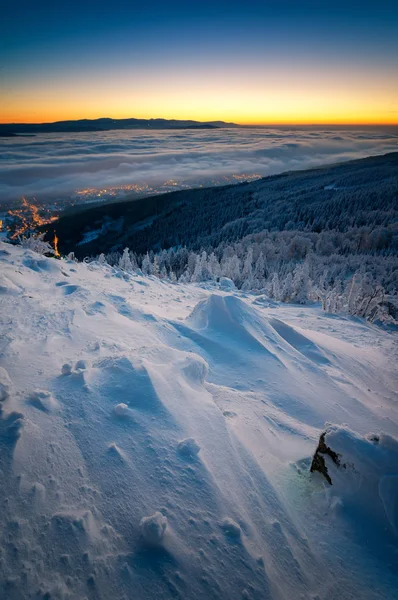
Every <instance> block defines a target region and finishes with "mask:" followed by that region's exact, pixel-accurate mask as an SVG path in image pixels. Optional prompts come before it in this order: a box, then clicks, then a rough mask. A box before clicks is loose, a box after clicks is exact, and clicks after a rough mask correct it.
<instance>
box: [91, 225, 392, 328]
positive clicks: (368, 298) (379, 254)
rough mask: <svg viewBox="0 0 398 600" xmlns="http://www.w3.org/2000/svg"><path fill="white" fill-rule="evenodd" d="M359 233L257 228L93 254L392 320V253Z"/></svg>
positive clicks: (175, 276) (132, 266) (163, 274)
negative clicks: (195, 244)
mask: <svg viewBox="0 0 398 600" xmlns="http://www.w3.org/2000/svg"><path fill="white" fill-rule="evenodd" d="M379 235H381V237H382V234H378V233H377V232H375V231H373V232H372V234H371V235H368V237H369V238H370V239H373V240H376V239H378V236H379ZM362 236H363V233H362V234H361V233H360V234H357V235H354V234H350V233H347V234H339V233H338V232H336V231H331V232H323V233H320V234H316V233H305V232H304V233H300V234H298V233H297V232H295V231H293V232H277V233H271V234H270V233H268V232H263V233H262V234H256V235H251V236H247V237H246V238H244V239H242V240H241V241H239V242H236V243H234V244H225V243H222V244H220V245H219V246H218V247H217V248H214V249H213V248H210V249H209V248H207V250H205V249H202V250H200V251H199V252H194V251H189V250H188V249H187V248H185V247H184V248H177V249H174V248H169V249H168V250H162V251H161V252H158V253H154V252H153V251H151V252H149V253H146V254H145V255H136V254H135V253H134V252H132V251H130V250H129V249H128V248H125V250H124V252H123V253H117V252H115V253H110V254H107V255H104V254H101V255H100V257H99V260H100V262H102V263H105V262H106V263H108V264H110V265H112V266H118V267H119V268H120V269H122V270H124V271H126V272H130V273H131V272H134V271H135V270H137V269H139V270H140V271H142V272H143V273H144V274H148V275H155V276H157V277H160V278H162V279H165V278H168V279H170V280H171V281H180V282H184V283H188V282H196V283H200V282H205V281H216V282H217V281H220V279H221V278H228V279H230V280H231V281H232V282H233V284H234V286H235V287H236V288H238V289H241V290H243V291H254V292H257V293H264V294H266V295H268V296H269V297H270V298H273V299H275V300H278V301H282V302H295V303H299V304H306V303H308V302H321V303H322V306H323V309H324V310H326V311H328V312H332V313H336V312H347V313H348V314H351V315H357V316H361V317H365V318H367V319H369V320H382V321H384V322H394V321H395V320H396V319H397V317H398V302H397V300H398V298H397V291H398V255H397V254H396V253H395V252H392V251H390V250H388V251H384V250H379V251H377V250H374V251H373V252H364V251H363V250H362V248H361V247H360V244H361V239H362ZM375 243H376V242H375ZM377 243H380V242H377Z"/></svg>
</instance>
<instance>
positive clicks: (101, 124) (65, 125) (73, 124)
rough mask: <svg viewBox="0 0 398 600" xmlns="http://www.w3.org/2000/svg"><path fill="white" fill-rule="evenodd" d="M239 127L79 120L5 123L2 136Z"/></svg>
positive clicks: (163, 121) (162, 121)
mask: <svg viewBox="0 0 398 600" xmlns="http://www.w3.org/2000/svg"><path fill="white" fill-rule="evenodd" d="M227 127H239V125H236V124H235V123H225V122H224V121H207V122H201V121H192V120H186V121H180V120H178V119H110V118H101V119H78V120H76V121H56V122H55V123H3V124H0V136H3V137H4V136H9V137H12V136H15V135H24V134H25V135H26V134H30V135H32V134H35V133H65V132H82V131H111V130H115V129H127V130H129V129H220V128H227Z"/></svg>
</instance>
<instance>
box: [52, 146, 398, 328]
mask: <svg viewBox="0 0 398 600" xmlns="http://www.w3.org/2000/svg"><path fill="white" fill-rule="evenodd" d="M397 172H398V154H397V153H392V154H388V155H385V156H380V157H374V158H368V159H364V160H358V161H351V162H348V163H343V164H341V165H336V166H332V167H324V168H319V169H313V170H308V171H304V172H292V173H287V174H284V175H278V176H274V177H269V178H265V179H263V180H260V181H256V182H251V183H247V184H242V185H237V186H226V187H224V188H212V189H207V190H201V189H198V190H192V191H189V192H176V193H175V194H169V195H167V196H162V197H158V198H154V199H152V200H145V202H142V203H141V204H140V203H139V202H130V203H127V204H126V203H124V204H116V205H111V206H109V207H102V208H99V209H95V210H93V211H86V212H85V213H83V214H82V215H80V214H78V215H77V216H75V220H74V219H73V217H65V218H64V219H61V220H60V223H59V224H57V231H58V232H59V237H60V239H61V240H63V248H64V250H65V251H69V250H71V249H73V250H74V252H75V254H76V256H79V257H80V259H82V258H84V256H90V255H91V256H92V257H93V258H94V259H95V258H96V257H98V256H100V258H99V260H100V261H101V262H103V263H108V264H110V265H111V266H118V267H120V268H121V269H123V270H124V271H126V272H134V271H135V270H137V269H139V270H140V271H141V272H143V273H144V274H150V275H155V276H157V277H160V278H162V279H165V278H168V279H170V280H171V281H180V282H183V283H186V282H195V283H200V282H206V281H215V282H217V281H219V280H220V278H228V279H230V280H231V281H232V282H233V284H234V286H235V287H236V288H237V289H239V290H243V291H253V292H255V293H257V294H266V295H267V296H269V297H270V298H272V299H275V300H277V301H283V302H293V303H301V304H305V303H308V302H320V303H321V304H322V306H323V309H324V310H325V311H328V312H331V313H338V312H344V313H347V314H351V315H357V316H360V317H365V318H366V319H368V320H371V321H380V322H384V323H394V322H395V321H396V320H397V315H398V308H397V305H398V302H397V290H398V176H397ZM79 232H80V233H79ZM79 236H80V237H79ZM81 236H82V237H81ZM68 240H69V242H68Z"/></svg>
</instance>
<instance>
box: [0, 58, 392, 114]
mask: <svg viewBox="0 0 398 600" xmlns="http://www.w3.org/2000/svg"><path fill="white" fill-rule="evenodd" d="M141 75H142V76H140V77H137V79H134V78H132V77H131V76H130V77H129V76H128V74H125V73H121V72H114V73H113V74H112V76H111V75H109V76H108V77H105V76H104V77H102V76H101V75H99V74H98V73H97V74H93V75H91V76H90V75H89V74H88V75H87V76H86V78H84V76H83V74H70V75H69V76H67V75H64V76H62V77H61V76H59V78H56V79H43V80H41V81H38V82H36V81H34V80H29V81H26V80H25V81H20V82H14V84H13V85H12V86H8V87H7V88H6V89H5V90H4V91H3V93H2V104H1V106H0V123H24V122H25V123H43V122H53V121H61V120H73V119H84V118H86V119H96V118H100V117H111V118H114V119H120V118H131V117H133V118H142V119H151V118H164V119H182V120H183V119H194V120H197V121H215V120H222V121H232V122H234V123H239V124H242V125H310V124H313V125H317V124H330V125H350V124H363V125H395V124H397V123H398V78H392V77H391V73H390V72H389V71H388V70H386V71H383V70H382V69H379V70H378V71H375V70H373V71H371V72H364V71H361V70H358V71H351V70H347V71H346V72H344V71H343V70H336V71H321V70H319V69H313V70H311V69H310V68H308V69H306V70H302V71H300V72H298V71H297V70H294V69H292V70H289V71H280V70H277V69H270V70H269V71H267V72H266V73H265V72H264V73H261V74H260V75H258V74H257V73H255V72H254V71H253V69H249V68H248V69H247V70H246V71H245V70H242V68H240V69H239V70H238V71H237V72H236V73H235V72H233V70H232V71H227V70H226V71H223V72H220V71H216V70H214V71H211V72H207V71H205V72H196V73H195V75H192V74H190V73H187V72H185V71H182V72H174V73H170V74H167V75H166V74H165V73H161V74H155V75H151V74H147V75H145V74H141Z"/></svg>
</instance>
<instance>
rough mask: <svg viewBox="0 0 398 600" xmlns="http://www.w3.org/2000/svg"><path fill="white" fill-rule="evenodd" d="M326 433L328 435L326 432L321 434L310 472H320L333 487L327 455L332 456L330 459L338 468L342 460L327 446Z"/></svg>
mask: <svg viewBox="0 0 398 600" xmlns="http://www.w3.org/2000/svg"><path fill="white" fill-rule="evenodd" d="M326 433H327V432H326V431H324V432H323V433H321V436H320V438H319V443H318V447H317V449H316V450H315V454H314V457H313V459H312V463H311V469H310V471H311V473H313V472H314V471H318V472H319V473H321V474H322V475H323V476H324V478H325V479H326V481H327V482H328V483H330V485H332V480H331V478H330V475H329V473H328V468H327V466H326V461H325V455H327V456H330V458H331V459H332V461H333V462H334V464H335V465H337V466H340V458H339V455H338V454H337V452H334V451H333V450H332V449H331V448H329V446H327V445H326V442H325V435H326Z"/></svg>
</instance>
